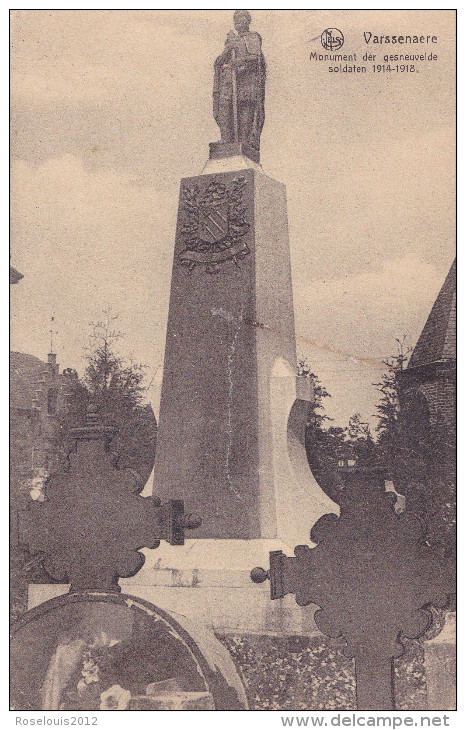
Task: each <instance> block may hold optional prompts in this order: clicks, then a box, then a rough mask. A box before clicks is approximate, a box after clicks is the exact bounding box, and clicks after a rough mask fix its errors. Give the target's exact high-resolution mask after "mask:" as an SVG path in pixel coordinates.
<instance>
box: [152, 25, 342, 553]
mask: <svg viewBox="0 0 466 730" xmlns="http://www.w3.org/2000/svg"><path fill="white" fill-rule="evenodd" d="M234 22H235V30H236V34H235V33H233V32H230V33H229V34H228V37H227V41H226V44H225V50H224V51H223V53H222V54H221V55H220V56H219V57H218V59H217V61H216V63H215V81H214V115H215V118H216V120H217V122H218V124H219V127H220V131H221V137H222V139H221V141H220V142H218V143H213V144H211V145H210V160H209V162H208V163H207V165H206V168H205V169H204V174H202V175H199V176H197V177H192V178H186V179H184V180H182V182H181V190H180V198H179V208H178V223H177V232H176V241H175V251H174V261H173V273H172V282H171V296H170V305H169V315H168V326H167V338H166V349H165V361H164V371H163V382H162V392H161V402H160V415H159V430H158V439H157V451H156V462H155V477H154V492H155V494H156V495H157V496H159V497H161V498H162V499H166V498H170V497H176V498H182V499H184V500H185V509H186V510H187V511H188V512H190V511H192V512H195V513H196V514H199V515H200V516H201V517H202V526H201V527H200V528H199V529H198V531H197V533H196V539H197V538H200V537H203V538H217V539H218V538H221V539H247V540H249V539H258V538H276V537H280V538H285V539H289V540H290V541H291V542H292V543H293V544H295V542H296V539H298V536H299V537H300V538H301V539H303V540H307V538H308V536H309V528H310V526H311V524H312V522H311V520H312V518H313V517H315V519H317V517H318V516H320V511H321V509H322V506H323V504H325V503H327V504H328V502H329V500H328V499H327V498H326V497H325V495H324V494H323V492H321V490H320V489H319V488H318V487H317V485H316V483H315V481H314V480H313V479H312V475H311V472H310V470H309V469H308V467H307V464H306V463H305V453H304V447H303V444H301V453H298V452H299V451H300V449H299V448H298V447H297V443H298V442H299V439H301V441H303V440H304V426H305V416H306V410H307V406H306V404H305V402H306V401H309V399H310V397H311V394H310V393H309V390H308V392H307V393H305V391H306V386H309V381H306V380H303V379H298V381H297V378H296V343H295V330H294V315H293V294H292V286H291V269H290V254H289V241H288V221H287V209H286V191H285V187H284V185H282V184H281V183H279V182H277V181H275V180H273V179H271V178H270V177H268V176H266V175H265V174H264V173H263V172H262V168H261V167H260V165H259V164H258V163H259V154H260V153H259V140H260V132H261V129H262V124H263V120H264V89H265V61H264V58H263V55H262V50H261V38H260V36H259V34H258V33H254V32H250V31H249V23H250V15H249V13H248V12H247V11H237V12H236V13H235V16H234ZM297 388H298V389H300V391H301V393H300V397H301V406H299V404H298V408H296V407H295V409H294V414H293V417H292V419H291V424H290V423H289V416H290V412H291V409H292V407H293V406H294V405H295V400H296V399H297ZM297 411H299V415H300V416H301V417H302V422H301V433H299V432H298V431H299V427H298V421H299V417H298V414H297ZM293 428H294V429H295V430H294V431H293ZM294 446H295V447H296V448H295V449H294V450H293V447H294ZM293 461H294V462H295V464H294V465H293V463H292V462H293Z"/></svg>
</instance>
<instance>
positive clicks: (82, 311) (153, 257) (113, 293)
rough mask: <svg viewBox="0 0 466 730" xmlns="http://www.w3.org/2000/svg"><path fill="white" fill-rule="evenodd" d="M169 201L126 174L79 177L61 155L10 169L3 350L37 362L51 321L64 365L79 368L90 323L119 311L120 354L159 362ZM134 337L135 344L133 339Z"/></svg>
mask: <svg viewBox="0 0 466 730" xmlns="http://www.w3.org/2000/svg"><path fill="white" fill-rule="evenodd" d="M175 215H176V192H175V191H172V190H170V189H169V190H168V192H167V191H161V190H158V189H156V188H155V187H153V186H149V185H140V184H138V181H137V179H136V178H134V177H133V176H131V175H129V174H126V175H125V174H118V173H116V172H110V171H105V170H100V171H97V172H93V171H87V170H86V169H85V168H84V166H83V162H82V160H80V159H78V158H76V157H74V156H72V155H66V156H64V157H61V158H55V159H49V160H47V161H46V162H45V163H43V164H42V165H39V166H37V167H35V166H32V165H30V164H29V163H27V162H25V161H22V160H20V161H15V162H14V163H13V167H12V229H13V233H12V257H13V260H14V262H15V265H17V266H18V268H19V269H20V270H21V271H22V273H24V275H25V278H24V280H23V282H22V284H23V286H22V287H21V289H20V288H19V287H18V290H17V291H16V292H15V301H14V308H13V312H14V314H13V319H12V325H13V332H12V339H13V343H12V346H13V348H14V349H19V350H21V351H24V352H31V353H33V354H35V355H38V356H43V355H44V354H45V352H46V348H47V331H48V329H49V327H48V319H49V317H50V315H51V314H52V313H54V314H55V320H56V322H57V326H58V329H59V336H58V338H57V343H59V344H60V343H61V344H62V346H64V351H63V356H64V357H65V362H66V364H67V365H72V366H76V365H77V364H79V359H80V355H81V352H82V347H83V345H84V343H85V341H86V339H87V334H88V331H89V327H88V323H89V321H90V320H95V319H96V318H98V316H99V314H100V312H101V310H102V308H103V307H104V306H106V305H110V306H112V307H113V309H114V311H116V312H121V328H122V329H123V330H125V331H127V332H128V336H127V348H128V350H132V351H133V352H134V353H135V355H136V357H137V358H138V359H140V360H142V361H144V362H148V363H149V364H151V363H152V361H153V360H154V358H155V359H156V360H157V361H158V359H159V358H160V356H161V350H162V346H163V345H162V342H163V337H164V331H163V327H164V317H165V316H166V308H167V303H168V289H169V280H170V268H171V256H172V251H173V233H174V227H175ZM142 333H143V335H142Z"/></svg>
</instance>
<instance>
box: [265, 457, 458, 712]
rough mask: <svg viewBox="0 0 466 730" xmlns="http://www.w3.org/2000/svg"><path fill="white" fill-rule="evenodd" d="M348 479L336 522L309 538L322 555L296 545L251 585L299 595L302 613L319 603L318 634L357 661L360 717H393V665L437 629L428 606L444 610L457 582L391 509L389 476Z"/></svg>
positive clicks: (278, 554)
mask: <svg viewBox="0 0 466 730" xmlns="http://www.w3.org/2000/svg"><path fill="white" fill-rule="evenodd" d="M341 471H342V472H343V476H344V479H345V489H344V491H343V492H342V495H341V499H340V505H341V514H340V517H337V516H336V515H334V514H328V515H324V516H323V517H321V519H320V520H318V522H317V523H316V524H315V525H314V527H313V528H312V530H311V540H312V541H313V542H315V543H317V545H316V547H314V548H310V547H309V546H307V545H298V546H297V547H296V548H295V550H294V553H295V557H292V558H290V557H287V556H286V555H285V554H284V553H283V552H282V551H281V550H278V551H274V552H271V553H270V569H269V570H268V571H265V570H264V569H263V568H254V569H253V570H252V571H251V579H252V580H253V581H254V582H255V583H263V582H264V581H265V580H267V578H269V579H270V594H271V598H273V599H276V598H283V596H285V595H286V594H287V593H294V594H295V596H296V602H297V603H298V604H299V605H300V606H307V605H309V604H310V603H315V604H317V605H318V606H320V609H319V610H318V611H317V612H316V614H315V622H316V624H317V626H318V628H319V629H320V630H321V631H322V632H323V633H324V634H326V635H327V636H332V637H337V636H343V637H344V638H345V639H346V641H347V646H346V649H345V652H344V653H345V655H346V656H348V657H350V658H351V657H354V659H355V666H356V680H357V698H358V709H359V710H391V709H393V705H394V697H393V677H392V674H393V658H394V657H397V656H400V655H401V654H402V653H403V651H404V646H403V643H402V642H403V637H406V638H418V637H420V636H422V635H423V633H424V632H425V631H426V629H427V628H428V626H429V625H430V622H431V614H430V612H429V611H428V610H426V608H425V607H426V606H427V605H428V604H435V605H440V606H442V605H446V603H447V600H448V595H449V594H451V593H453V592H454V585H455V583H454V575H453V573H452V571H451V570H449V569H448V567H447V566H445V565H444V564H443V563H442V562H441V561H440V560H439V559H438V558H437V557H436V556H435V555H434V553H433V551H432V550H431V548H430V547H429V546H428V545H427V543H426V542H425V539H424V529H423V526H422V524H421V522H420V521H419V520H418V519H417V518H416V517H415V516H413V515H410V514H409V513H407V512H404V513H403V514H401V515H399V514H396V513H395V511H394V509H393V503H394V501H395V500H396V495H395V494H392V493H387V492H385V473H384V472H385V470H384V469H378V468H374V469H370V468H366V469H362V468H359V469H357V468H354V469H346V470H341Z"/></svg>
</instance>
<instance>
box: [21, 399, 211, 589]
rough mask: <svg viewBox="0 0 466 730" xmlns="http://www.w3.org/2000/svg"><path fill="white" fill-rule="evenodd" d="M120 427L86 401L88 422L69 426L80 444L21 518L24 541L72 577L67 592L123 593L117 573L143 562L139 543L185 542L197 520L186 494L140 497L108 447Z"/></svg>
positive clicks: (49, 566)
mask: <svg viewBox="0 0 466 730" xmlns="http://www.w3.org/2000/svg"><path fill="white" fill-rule="evenodd" d="M116 431H117V429H116V428H115V427H113V426H105V425H102V423H101V421H100V417H99V414H98V413H97V409H96V408H95V406H92V405H91V406H89V408H88V411H87V416H86V424H85V426H80V427H78V428H74V429H72V431H71V434H72V436H73V437H74V438H75V439H76V449H75V450H74V451H73V452H72V453H71V454H70V456H69V466H68V468H67V469H65V470H63V471H61V472H59V473H57V474H55V475H53V476H52V477H51V478H50V480H49V481H48V482H47V484H46V488H45V501H43V502H42V503H37V502H33V503H31V504H30V505H29V509H28V510H26V512H25V514H23V515H22V516H21V518H20V542H22V543H23V544H25V545H27V546H28V548H29V551H30V552H31V553H33V554H35V553H37V552H42V553H43V554H44V556H45V561H44V567H45V569H46V571H47V572H48V573H49V574H50V575H51V576H52V577H53V578H55V579H56V580H59V581H61V582H65V583H66V582H69V583H71V588H70V592H77V591H83V590H91V589H92V590H113V591H119V590H120V589H119V586H118V579H119V578H120V577H122V578H128V577H130V576H133V575H135V574H136V573H137V572H138V570H139V569H140V568H141V567H142V565H143V564H144V556H143V555H142V554H141V553H140V552H139V550H140V549H141V548H143V547H148V548H156V547H158V546H159V544H160V540H161V539H163V540H167V541H168V542H169V543H170V544H172V545H180V544H183V542H184V530H185V529H186V528H189V529H192V528H195V527H198V526H199V524H200V520H199V519H198V518H197V517H195V516H192V515H186V516H185V515H184V506H183V501H182V500H170V501H169V502H168V503H166V504H164V505H162V504H161V502H160V500H159V499H158V498H156V497H140V496H138V493H139V492H140V491H141V489H142V487H143V485H142V484H141V483H140V480H139V479H138V475H136V473H135V472H134V471H133V470H131V469H122V470H119V469H116V468H115V466H114V456H113V455H112V454H111V453H110V451H109V448H108V446H109V443H110V441H111V439H112V438H113V436H114V435H115V433H116Z"/></svg>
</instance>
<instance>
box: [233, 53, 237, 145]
mask: <svg viewBox="0 0 466 730" xmlns="http://www.w3.org/2000/svg"><path fill="white" fill-rule="evenodd" d="M235 61H236V49H235V48H233V50H232V52H231V83H232V87H233V93H232V102H233V135H234V136H233V139H234V141H235V144H238V86H237V83H236V67H235Z"/></svg>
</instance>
